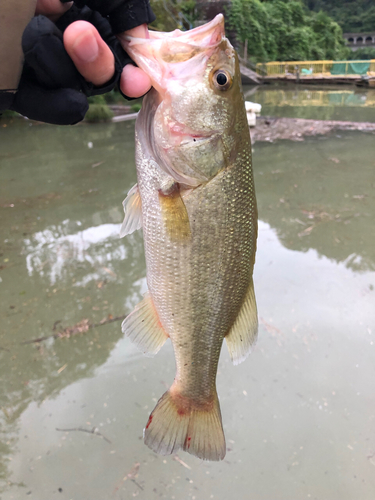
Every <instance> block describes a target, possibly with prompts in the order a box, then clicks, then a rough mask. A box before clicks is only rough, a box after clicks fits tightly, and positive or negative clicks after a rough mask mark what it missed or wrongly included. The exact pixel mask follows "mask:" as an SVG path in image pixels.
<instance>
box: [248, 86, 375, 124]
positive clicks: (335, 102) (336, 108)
mask: <svg viewBox="0 0 375 500" xmlns="http://www.w3.org/2000/svg"><path fill="white" fill-rule="evenodd" d="M245 96H246V99H247V100H249V101H254V102H258V103H259V104H261V105H262V114H263V115H265V116H286V117H290V118H310V119H313V120H342V121H354V122H375V89H364V88H359V87H354V86H352V87H343V86H340V87H334V86H331V85H329V86H325V87H324V86H316V85H311V86H309V87H308V88H306V87H302V86H300V85H284V86H282V85H279V86H277V85H267V86H263V87H258V88H257V89H256V88H254V87H246V88H245Z"/></svg>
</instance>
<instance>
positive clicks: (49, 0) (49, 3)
mask: <svg viewBox="0 0 375 500" xmlns="http://www.w3.org/2000/svg"><path fill="white" fill-rule="evenodd" d="M72 5H73V2H68V3H61V2H60V0H38V1H37V3H36V8H35V14H36V15H37V16H38V15H40V14H41V15H43V16H47V17H49V18H50V19H51V21H56V20H57V19H58V18H59V17H60V16H61V15H62V14H64V12H66V11H67V10H69V9H70V7H71V6H72Z"/></svg>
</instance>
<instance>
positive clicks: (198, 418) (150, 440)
mask: <svg viewBox="0 0 375 500" xmlns="http://www.w3.org/2000/svg"><path fill="white" fill-rule="evenodd" d="M144 441H145V444H147V446H148V447H149V448H151V449H152V450H153V451H155V452H156V453H159V454H160V455H170V454H172V453H175V452H176V451H177V450H179V449H180V448H182V449H183V450H184V451H187V452H188V453H191V454H192V455H195V456H196V457H198V458H201V459H203V460H216V461H217V460H222V459H223V458H224V456H225V451H226V448H225V437H224V431H223V426H222V423H221V413H220V405H219V400H218V397H217V394H216V391H215V395H214V398H213V399H212V401H210V402H207V403H204V404H199V405H197V404H196V403H194V401H192V400H190V399H189V398H186V397H184V396H181V395H180V394H178V393H177V394H176V391H175V390H173V389H170V390H169V391H167V392H166V393H165V394H164V395H163V396H162V397H161V398H160V399H159V401H158V403H157V405H156V406H155V408H154V410H153V412H152V413H151V415H150V417H149V419H148V422H147V425H146V428H145V430H144Z"/></svg>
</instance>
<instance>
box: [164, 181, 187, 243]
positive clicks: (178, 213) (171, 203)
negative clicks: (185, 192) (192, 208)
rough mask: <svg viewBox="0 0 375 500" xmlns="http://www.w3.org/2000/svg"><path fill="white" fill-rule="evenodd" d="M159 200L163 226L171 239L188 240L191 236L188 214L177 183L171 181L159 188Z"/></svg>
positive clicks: (177, 240)
mask: <svg viewBox="0 0 375 500" xmlns="http://www.w3.org/2000/svg"><path fill="white" fill-rule="evenodd" d="M159 202H160V206H161V211H162V216H163V221H164V224H165V228H166V231H167V234H168V236H169V237H170V239H171V241H174V242H184V241H187V240H189V239H190V237H191V229H190V222H189V215H188V213H187V210H186V207H185V203H184V201H183V199H182V198H181V194H180V186H179V184H178V183H177V182H173V183H172V184H171V185H170V186H168V187H166V188H165V189H160V190H159Z"/></svg>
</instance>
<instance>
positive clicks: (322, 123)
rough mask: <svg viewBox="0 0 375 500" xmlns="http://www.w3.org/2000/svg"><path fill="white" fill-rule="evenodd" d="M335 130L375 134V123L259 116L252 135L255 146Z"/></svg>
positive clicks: (251, 131) (293, 139) (295, 139)
mask: <svg viewBox="0 0 375 500" xmlns="http://www.w3.org/2000/svg"><path fill="white" fill-rule="evenodd" d="M333 130H342V131H345V130H358V131H360V132H370V133H375V123H371V122H351V121H335V120H310V119H306V118H284V117H275V116H259V117H257V122H256V126H255V127H253V128H251V129H250V135H251V142H252V144H255V143H256V142H274V141H276V140H279V139H286V140H291V141H303V140H304V137H309V136H315V135H324V134H328V133H329V132H332V131H333Z"/></svg>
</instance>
